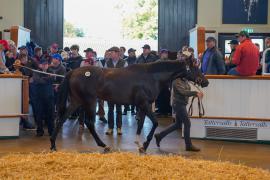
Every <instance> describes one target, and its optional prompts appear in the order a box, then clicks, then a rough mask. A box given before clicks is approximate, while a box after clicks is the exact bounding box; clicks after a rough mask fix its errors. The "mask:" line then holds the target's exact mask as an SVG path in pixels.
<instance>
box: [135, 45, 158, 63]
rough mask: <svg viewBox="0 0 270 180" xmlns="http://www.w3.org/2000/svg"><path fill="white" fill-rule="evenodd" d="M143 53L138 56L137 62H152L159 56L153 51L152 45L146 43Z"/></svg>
mask: <svg viewBox="0 0 270 180" xmlns="http://www.w3.org/2000/svg"><path fill="white" fill-rule="evenodd" d="M142 48H143V53H142V54H141V55H140V56H139V57H138V59H137V61H136V63H138V64H141V63H150V62H154V61H156V60H157V57H156V56H155V55H153V54H152V53H151V47H150V46H149V45H148V44H145V45H144V46H143V47H142Z"/></svg>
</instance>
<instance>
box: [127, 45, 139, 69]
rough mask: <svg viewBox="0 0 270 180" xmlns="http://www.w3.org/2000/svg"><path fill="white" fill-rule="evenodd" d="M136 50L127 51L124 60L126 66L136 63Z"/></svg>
mask: <svg viewBox="0 0 270 180" xmlns="http://www.w3.org/2000/svg"><path fill="white" fill-rule="evenodd" d="M136 59H137V58H136V49H133V48H130V49H129V50H128V57H127V58H126V61H127V63H128V65H129V66H130V65H132V64H135V63H136Z"/></svg>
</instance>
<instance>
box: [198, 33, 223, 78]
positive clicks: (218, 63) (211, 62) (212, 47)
mask: <svg viewBox="0 0 270 180" xmlns="http://www.w3.org/2000/svg"><path fill="white" fill-rule="evenodd" d="M216 44H217V41H216V39H215V38H214V37H208V38H207V39H206V46H207V49H206V51H205V52H204V53H203V56H202V57H201V63H202V66H201V70H202V72H203V74H225V72H226V70H225V62H224V60H223V56H222V54H221V52H220V51H219V49H218V48H217V46H216Z"/></svg>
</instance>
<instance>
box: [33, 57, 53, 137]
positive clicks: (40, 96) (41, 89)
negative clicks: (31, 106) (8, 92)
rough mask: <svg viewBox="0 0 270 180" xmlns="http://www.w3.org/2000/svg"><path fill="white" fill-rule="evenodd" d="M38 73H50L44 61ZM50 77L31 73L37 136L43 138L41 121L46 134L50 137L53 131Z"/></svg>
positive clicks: (46, 62) (44, 60) (41, 62)
mask: <svg viewBox="0 0 270 180" xmlns="http://www.w3.org/2000/svg"><path fill="white" fill-rule="evenodd" d="M38 68H39V70H40V71H43V72H50V71H49V70H48V68H49V64H48V61H47V60H46V59H42V60H41V61H40V64H39V66H38ZM50 73H51V72H50ZM53 78H54V77H52V76H49V75H46V74H41V73H36V72H34V73H33V79H34V84H35V86H36V101H37V102H38V103H37V109H36V111H37V120H36V122H37V136H38V137H40V136H43V135H44V130H43V120H45V122H46V124H47V126H48V133H49V135H50V136H51V135H52V133H53V130H54V92H53Z"/></svg>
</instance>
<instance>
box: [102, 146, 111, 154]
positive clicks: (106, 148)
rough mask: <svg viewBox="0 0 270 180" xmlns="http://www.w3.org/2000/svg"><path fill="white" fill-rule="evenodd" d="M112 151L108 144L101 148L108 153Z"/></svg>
mask: <svg viewBox="0 0 270 180" xmlns="http://www.w3.org/2000/svg"><path fill="white" fill-rule="evenodd" d="M111 151H112V148H110V147H109V146H106V147H105V148H104V150H103V152H104V153H110V152H111Z"/></svg>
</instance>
